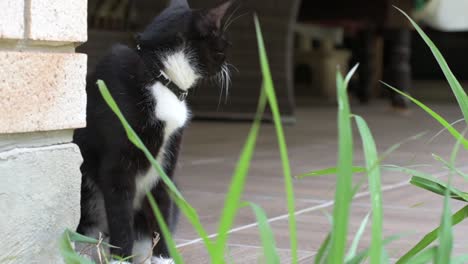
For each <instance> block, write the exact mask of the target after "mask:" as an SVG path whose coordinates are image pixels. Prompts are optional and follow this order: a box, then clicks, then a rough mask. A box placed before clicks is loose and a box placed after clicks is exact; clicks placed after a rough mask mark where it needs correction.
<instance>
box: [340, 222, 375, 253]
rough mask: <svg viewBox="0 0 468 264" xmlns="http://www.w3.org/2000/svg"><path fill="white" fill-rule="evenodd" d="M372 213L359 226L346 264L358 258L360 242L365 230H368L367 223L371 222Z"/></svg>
mask: <svg viewBox="0 0 468 264" xmlns="http://www.w3.org/2000/svg"><path fill="white" fill-rule="evenodd" d="M369 216H370V213H369V214H367V215H366V217H364V219H363V220H362V222H361V225H360V226H359V229H358V231H357V232H356V234H355V235H354V239H353V242H352V243H351V247H350V248H349V250H348V254H347V255H346V258H345V262H347V261H349V260H351V259H352V258H354V257H355V256H356V252H357V248H358V246H359V241H360V240H361V237H362V235H363V234H364V230H366V226H367V222H368V221H369Z"/></svg>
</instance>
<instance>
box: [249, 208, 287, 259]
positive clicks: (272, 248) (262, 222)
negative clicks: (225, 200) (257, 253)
mask: <svg viewBox="0 0 468 264" xmlns="http://www.w3.org/2000/svg"><path fill="white" fill-rule="evenodd" d="M249 205H250V207H251V208H252V210H253V212H254V213H255V216H256V218H257V223H258V229H259V231H260V238H261V240H262V247H263V254H264V257H265V261H266V263H268V264H280V258H279V256H278V252H276V243H275V237H274V236H273V232H272V231H271V227H270V225H269V223H268V218H267V216H266V214H265V211H263V209H262V208H261V207H260V206H258V205H256V204H254V203H249Z"/></svg>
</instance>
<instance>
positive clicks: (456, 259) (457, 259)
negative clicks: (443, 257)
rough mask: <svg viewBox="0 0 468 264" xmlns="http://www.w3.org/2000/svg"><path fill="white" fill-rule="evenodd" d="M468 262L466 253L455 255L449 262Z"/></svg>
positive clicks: (460, 263) (456, 263) (454, 263)
mask: <svg viewBox="0 0 468 264" xmlns="http://www.w3.org/2000/svg"><path fill="white" fill-rule="evenodd" d="M464 263H468V255H460V256H456V257H454V258H453V259H452V262H451V264H464Z"/></svg>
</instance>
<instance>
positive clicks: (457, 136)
mask: <svg viewBox="0 0 468 264" xmlns="http://www.w3.org/2000/svg"><path fill="white" fill-rule="evenodd" d="M381 83H382V84H384V85H385V86H387V87H388V88H390V89H392V90H393V91H395V92H396V93H399V94H400V95H402V96H404V97H406V98H408V99H409V100H410V101H412V102H413V103H414V104H416V105H417V106H419V107H420V108H421V109H423V110H424V111H426V113H428V114H429V115H430V116H432V118H434V119H435V120H436V121H437V122H439V123H440V124H441V125H442V126H443V127H445V128H446V129H447V131H448V132H449V133H450V134H452V136H453V137H454V138H455V139H456V140H461V142H462V144H463V146H464V147H465V149H468V140H466V139H465V138H464V137H463V136H462V135H461V134H460V133H459V132H458V131H457V130H456V129H455V128H454V127H453V126H452V125H451V124H450V123H449V122H447V120H445V119H444V118H443V117H442V116H440V115H439V114H437V113H436V112H434V111H433V110H432V109H431V108H429V107H427V106H426V105H425V104H423V103H422V102H420V101H418V100H417V99H415V98H413V97H411V96H409V95H407V94H405V93H403V92H401V91H400V90H398V89H396V88H395V87H393V86H391V85H389V84H387V83H385V82H381Z"/></svg>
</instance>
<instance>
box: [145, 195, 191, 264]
mask: <svg viewBox="0 0 468 264" xmlns="http://www.w3.org/2000/svg"><path fill="white" fill-rule="evenodd" d="M146 197H147V198H148V201H149V203H150V205H151V209H153V213H154V216H155V217H156V220H157V221H158V225H159V228H160V229H161V233H162V234H161V235H162V237H163V238H164V240H165V242H166V245H167V247H168V249H169V253H170V254H171V257H172V259H173V260H174V262H175V263H176V264H179V263H184V261H183V259H182V256H181V255H180V254H179V252H178V251H177V247H176V244H175V242H174V240H173V239H172V235H171V232H170V231H169V228H168V227H167V224H166V221H164V217H163V215H162V213H161V211H160V210H159V207H158V205H157V204H156V201H155V200H154V197H153V195H151V193H150V192H147V193H146Z"/></svg>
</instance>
